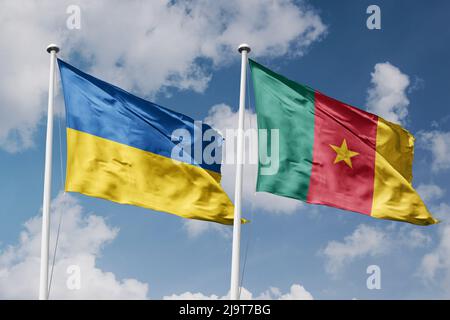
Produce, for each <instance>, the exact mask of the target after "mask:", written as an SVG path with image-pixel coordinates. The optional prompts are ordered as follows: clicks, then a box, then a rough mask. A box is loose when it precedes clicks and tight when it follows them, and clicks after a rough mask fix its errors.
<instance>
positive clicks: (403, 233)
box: [320, 223, 431, 276]
mask: <svg viewBox="0 0 450 320" xmlns="http://www.w3.org/2000/svg"><path fill="white" fill-rule="evenodd" d="M430 243H431V237H430V236H429V235H428V234H426V233H425V232H423V231H421V230H419V229H417V228H414V227H413V226H409V225H402V226H399V227H397V225H396V224H395V223H392V224H390V225H389V226H388V227H387V228H385V229H381V228H376V227H372V226H368V225H365V224H361V225H359V226H358V227H357V228H356V229H355V230H354V231H353V233H352V234H350V235H348V236H346V237H344V240H343V241H335V240H333V241H330V242H328V244H327V245H326V247H325V248H324V249H323V250H321V251H320V254H321V255H323V256H325V258H326V264H325V269H326V271H327V272H328V273H329V274H331V275H332V276H337V275H338V274H339V273H341V271H342V270H343V268H344V266H346V265H348V264H350V263H351V262H353V261H354V260H356V259H362V258H365V257H380V256H383V255H386V254H388V253H390V252H391V251H392V250H393V249H394V248H397V249H399V248H403V247H404V248H410V249H416V248H422V247H426V246H428V245H429V244H430Z"/></svg>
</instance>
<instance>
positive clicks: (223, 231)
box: [183, 219, 232, 239]
mask: <svg viewBox="0 0 450 320" xmlns="http://www.w3.org/2000/svg"><path fill="white" fill-rule="evenodd" d="M183 226H184V228H185V229H186V232H187V233H188V236H189V237H190V238H196V237H198V236H200V235H201V234H204V233H206V232H214V233H216V234H218V235H220V236H223V237H224V238H227V239H229V238H231V236H232V229H231V228H232V227H230V226H226V225H222V224H218V223H214V222H209V221H202V220H194V219H183Z"/></svg>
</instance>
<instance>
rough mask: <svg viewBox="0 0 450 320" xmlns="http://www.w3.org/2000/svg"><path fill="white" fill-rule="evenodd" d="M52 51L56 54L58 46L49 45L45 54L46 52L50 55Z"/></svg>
mask: <svg viewBox="0 0 450 320" xmlns="http://www.w3.org/2000/svg"><path fill="white" fill-rule="evenodd" d="M52 51H55V53H58V52H59V47H58V45H56V44H54V43H52V44H49V45H48V47H47V52H48V53H51V52H52Z"/></svg>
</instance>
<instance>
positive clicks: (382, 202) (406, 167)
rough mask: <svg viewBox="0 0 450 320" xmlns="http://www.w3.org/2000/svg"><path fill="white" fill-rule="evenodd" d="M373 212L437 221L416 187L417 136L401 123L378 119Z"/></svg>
mask: <svg viewBox="0 0 450 320" xmlns="http://www.w3.org/2000/svg"><path fill="white" fill-rule="evenodd" d="M376 141H377V145H376V155H375V179H374V193H373V203H372V212H371V215H372V216H373V217H375V218H380V219H390V220H399V221H405V222H410V223H414V224H419V225H429V224H433V223H437V220H436V219H434V218H433V216H432V215H431V213H430V212H429V211H428V209H427V208H426V206H425V204H424V203H423V201H422V199H421V198H420V196H419V195H418V194H417V192H416V191H415V190H414V188H413V186H412V184H411V181H412V163H413V158H414V137H413V136H412V135H411V134H410V133H409V132H408V131H406V130H405V129H403V128H402V127H401V126H399V125H396V124H393V123H390V122H388V121H386V120H384V119H381V118H379V119H378V127H377V140H376Z"/></svg>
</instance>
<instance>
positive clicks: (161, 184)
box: [66, 128, 234, 224]
mask: <svg viewBox="0 0 450 320" xmlns="http://www.w3.org/2000/svg"><path fill="white" fill-rule="evenodd" d="M219 181H220V175H219V174H217V173H215V172H211V171H207V170H205V169H203V168H200V167H197V166H194V165H191V164H187V163H183V162H179V161H176V160H173V159H170V158H167V157H164V156H161V155H158V154H154V153H151V152H147V151H144V150H140V149H137V148H134V147H130V146H127V145H124V144H121V143H118V142H114V141H111V140H108V139H104V138H100V137H97V136H94V135H91V134H88V133H85V132H81V131H78V130H74V129H70V128H67V176H66V191H74V192H79V193H83V194H86V195H89V196H94V197H99V198H103V199H107V200H111V201H115V202H119V203H125V204H131V205H137V206H141V207H145V208H149V209H153V210H157V211H164V212H168V213H172V214H176V215H179V216H181V217H185V218H192V219H201V220H208V221H215V222H220V223H224V224H232V223H233V210H234V207H233V204H232V202H231V201H230V199H229V198H228V196H227V195H226V193H225V192H224V191H223V189H222V187H221V186H220V183H219Z"/></svg>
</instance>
